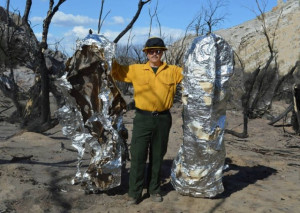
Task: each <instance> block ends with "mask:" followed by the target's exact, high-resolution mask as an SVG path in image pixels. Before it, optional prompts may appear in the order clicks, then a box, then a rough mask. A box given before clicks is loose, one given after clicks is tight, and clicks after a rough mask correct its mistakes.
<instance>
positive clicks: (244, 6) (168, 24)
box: [0, 0, 277, 56]
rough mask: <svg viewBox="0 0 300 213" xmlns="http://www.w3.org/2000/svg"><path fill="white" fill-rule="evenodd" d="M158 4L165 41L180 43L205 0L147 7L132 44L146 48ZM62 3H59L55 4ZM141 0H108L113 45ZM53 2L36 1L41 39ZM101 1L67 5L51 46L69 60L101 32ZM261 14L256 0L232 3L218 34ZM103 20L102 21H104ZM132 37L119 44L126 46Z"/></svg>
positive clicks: (18, 6) (16, 5) (34, 22)
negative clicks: (90, 34) (85, 40)
mask: <svg viewBox="0 0 300 213" xmlns="http://www.w3.org/2000/svg"><path fill="white" fill-rule="evenodd" d="M157 1H158V10H157V14H158V19H159V23H160V25H161V29H162V34H163V35H162V36H163V37H170V36H171V37H172V39H174V40H175V39H177V38H179V37H181V36H183V35H184V32H185V29H186V27H187V26H188V24H189V23H190V22H191V21H192V20H193V18H194V17H195V16H196V15H197V14H198V13H199V12H200V10H201V6H202V4H203V3H204V2H205V0H152V1H151V3H150V4H149V3H148V4H146V5H145V6H144V7H143V10H142V12H141V14H140V17H139V19H138V20H137V22H136V23H135V25H134V27H133V30H132V32H131V36H133V35H134V37H133V40H132V42H133V43H135V44H144V43H145V41H146V39H147V37H148V34H149V29H150V15H149V11H150V12H151V13H153V12H154V8H155V6H156V3H157ZM264 1H265V2H266V11H270V10H271V9H272V8H273V7H274V6H276V4H277V0H264ZM25 2H26V0H10V10H11V11H14V10H19V11H20V13H21V15H22V14H23V11H24V8H25ZM57 2H58V1H57V0H55V3H57ZM5 3H6V1H4V0H1V1H0V5H1V6H4V5H5ZM137 3H138V0H105V3H104V10H103V16H104V15H105V14H106V13H107V12H108V11H110V12H109V14H108V16H107V18H106V19H105V23H104V24H103V26H102V29H101V34H104V35H105V36H106V37H107V38H108V39H110V40H111V41H113V40H114V39H115V38H116V36H117V35H118V34H119V33H120V32H121V31H122V30H123V29H124V28H125V27H126V26H127V24H128V23H129V22H130V20H131V19H132V17H133V16H134V14H135V13H136V10H137ZM48 5H49V0H33V3H32V8H31V13H30V17H29V19H30V21H31V26H32V28H33V30H34V32H35V34H36V35H37V37H38V39H40V38H41V33H42V20H43V18H44V17H45V15H46V13H47V10H48ZM100 6H101V0H67V1H66V2H65V3H63V4H62V5H61V7H60V9H59V11H58V12H57V13H56V15H55V16H54V17H53V19H52V24H51V26H50V30H49V36H48V44H49V45H50V48H51V44H54V43H55V42H57V41H61V42H60V44H61V46H60V48H61V49H64V50H65V51H66V52H67V53H68V55H69V56H71V55H72V54H73V53H74V48H75V44H76V39H82V38H84V37H85V36H86V35H87V34H88V30H89V29H92V30H93V31H94V32H95V33H96V32H97V26H98V18H99V13H100ZM253 10H256V11H257V7H256V3H255V0H228V4H227V6H226V7H222V8H221V9H220V10H219V12H220V13H221V14H225V13H226V18H225V21H224V22H223V23H221V24H220V25H219V26H218V27H217V28H216V29H215V30H217V29H220V28H228V27H232V26H235V25H238V24H241V23H243V22H245V21H248V20H251V19H253V18H255V16H256V15H255V13H254V12H253ZM103 16H102V17H103ZM158 26H159V24H158V22H157V21H156V19H153V24H152V30H151V32H152V35H151V36H159V28H158ZM128 35H129V33H127V34H126V36H124V37H123V38H122V39H121V40H120V41H119V43H120V44H126V43H127V38H128Z"/></svg>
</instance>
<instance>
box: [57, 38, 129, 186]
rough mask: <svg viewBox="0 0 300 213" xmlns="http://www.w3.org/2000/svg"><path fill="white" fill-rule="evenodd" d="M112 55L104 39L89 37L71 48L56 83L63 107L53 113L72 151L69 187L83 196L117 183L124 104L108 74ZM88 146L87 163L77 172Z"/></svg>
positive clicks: (121, 148)
mask: <svg viewBox="0 0 300 213" xmlns="http://www.w3.org/2000/svg"><path fill="white" fill-rule="evenodd" d="M114 53H115V45H114V44H113V43H111V42H110V41H108V40H107V39H106V38H105V37H104V36H101V35H94V34H89V35H88V36H87V37H86V38H85V39H83V40H82V41H79V42H78V43H77V51H76V52H75V53H74V55H73V57H71V58H70V59H69V60H68V61H67V63H66V74H65V75H64V76H63V77H62V78H60V79H59V80H58V81H57V82H56V83H57V85H58V86H59V87H60V89H61V90H62V92H63V94H64V97H65V105H64V106H63V107H62V108H60V109H59V110H58V112H57V113H58V116H59V118H60V123H61V125H62V127H63V128H62V132H63V134H64V135H65V136H67V137H69V138H70V139H71V140H72V146H73V147H75V148H76V149H77V151H78V164H77V173H76V176H75V178H74V179H73V184H75V183H81V184H82V185H84V186H85V187H86V188H85V189H86V190H87V191H89V192H95V190H97V191H98V190H101V191H102V190H107V189H110V188H113V187H116V186H119V185H120V183H121V168H122V150H123V148H124V144H125V143H126V139H127V138H126V133H127V130H126V129H125V127H124V125H123V120H122V118H123V117H122V114H123V112H124V109H125V108H126V102H125V101H124V99H123V98H122V96H121V93H120V91H119V90H118V88H117V87H116V85H115V82H114V80H113V79H112V77H111V75H110V71H111V63H112V58H113V56H114ZM88 146H89V150H90V152H91V159H90V164H89V166H88V168H87V169H86V170H85V171H82V169H81V165H82V159H83V156H84V154H85V152H86V150H87V148H88Z"/></svg>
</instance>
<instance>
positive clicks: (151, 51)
mask: <svg viewBox="0 0 300 213" xmlns="http://www.w3.org/2000/svg"><path fill="white" fill-rule="evenodd" d="M162 52H163V50H148V51H147V54H149V55H153V54H154V53H156V55H159V54H161V53H162Z"/></svg>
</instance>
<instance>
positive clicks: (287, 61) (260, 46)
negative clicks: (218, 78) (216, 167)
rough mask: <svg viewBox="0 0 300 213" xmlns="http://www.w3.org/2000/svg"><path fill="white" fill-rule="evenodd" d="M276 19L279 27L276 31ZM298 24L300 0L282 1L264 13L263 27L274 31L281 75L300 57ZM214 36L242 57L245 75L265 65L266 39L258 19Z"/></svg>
mask: <svg viewBox="0 0 300 213" xmlns="http://www.w3.org/2000/svg"><path fill="white" fill-rule="evenodd" d="M279 2H281V1H279ZM281 11H282V13H281ZM280 13H281V16H280ZM278 19H279V24H278V28H277V29H276V24H277V21H278ZM299 21H300V1H299V0H288V1H287V2H286V3H283V2H281V3H280V4H278V5H277V6H276V7H274V8H273V9H272V11H270V12H267V13H266V24H267V29H268V30H269V32H270V35H272V34H273V33H274V31H275V29H276V31H275V40H274V48H275V50H276V51H278V59H277V62H278V66H279V74H280V75H285V74H286V73H287V72H288V71H289V70H290V68H291V67H292V66H294V65H295V62H296V61H297V60H299V58H300V22H299ZM216 34H219V35H220V36H222V37H223V38H224V39H225V40H227V42H228V43H229V44H230V45H231V46H232V47H233V49H234V50H235V51H236V53H237V54H238V55H239V56H240V57H241V59H242V60H243V61H244V64H245V71H246V72H252V71H253V70H254V69H255V68H256V67H257V66H258V65H260V64H263V63H265V61H266V58H267V57H268V56H269V54H268V47H267V42H266V38H265V37H264V35H263V34H262V27H261V22H260V21H259V20H258V19H253V20H250V21H247V22H244V23H242V24H240V25H237V26H234V27H232V28H229V29H223V30H219V31H217V32H216ZM271 38H273V36H271Z"/></svg>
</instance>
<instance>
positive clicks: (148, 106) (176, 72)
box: [112, 61, 183, 112]
mask: <svg viewBox="0 0 300 213" xmlns="http://www.w3.org/2000/svg"><path fill="white" fill-rule="evenodd" d="M112 76H113V78H114V79H115V80H118V81H124V82H128V83H132V85H133V89H134V100H135V106H136V107H137V108H139V109H142V110H147V111H159V112H160V111H164V110H167V109H170V108H171V107H172V105H173V100H174V95H175V92H176V85H177V84H178V83H180V82H181V81H182V78H183V75H182V68H181V67H178V66H175V65H168V64H166V63H163V64H162V65H161V66H160V67H159V68H158V70H157V72H156V73H154V72H153V70H152V68H151V67H150V64H149V62H147V63H146V64H132V65H129V66H123V65H119V64H118V63H117V62H116V61H114V62H113V66H112Z"/></svg>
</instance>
